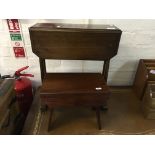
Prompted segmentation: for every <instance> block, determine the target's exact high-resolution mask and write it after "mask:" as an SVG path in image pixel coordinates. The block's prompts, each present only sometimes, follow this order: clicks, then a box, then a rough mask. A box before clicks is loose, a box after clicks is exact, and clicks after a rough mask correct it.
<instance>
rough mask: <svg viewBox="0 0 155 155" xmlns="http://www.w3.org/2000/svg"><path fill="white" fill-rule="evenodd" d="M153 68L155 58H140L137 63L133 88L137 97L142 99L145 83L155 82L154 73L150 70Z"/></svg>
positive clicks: (154, 68)
mask: <svg viewBox="0 0 155 155" xmlns="http://www.w3.org/2000/svg"><path fill="white" fill-rule="evenodd" d="M151 69H153V70H155V59H141V60H140V61H139V64H138V68H137V72H136V75H135V80H134V83H133V89H134V91H135V93H136V95H137V97H138V98H139V99H140V100H142V99H143V96H144V93H145V89H146V87H147V83H155V75H154V74H151V73H150V70H151Z"/></svg>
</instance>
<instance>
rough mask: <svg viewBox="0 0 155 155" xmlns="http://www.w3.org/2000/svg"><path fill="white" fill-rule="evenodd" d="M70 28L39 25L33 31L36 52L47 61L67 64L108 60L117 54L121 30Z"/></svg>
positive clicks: (82, 26)
mask: <svg viewBox="0 0 155 155" xmlns="http://www.w3.org/2000/svg"><path fill="white" fill-rule="evenodd" d="M58 26H60V27H58ZM67 26H68V28H66V27H67ZM67 26H66V25H65V24H63V25H62V24H37V25H34V26H33V27H31V28H30V29H29V31H30V38H31V43H32V50H33V52H34V53H35V54H36V55H37V56H38V57H41V58H44V59H67V60H108V59H110V58H112V57H113V56H115V55H116V54H117V49H118V45H119V41H120V36H121V30H119V29H118V28H116V27H114V26H113V27H111V26H108V25H107V26H100V27H99V28H98V27H97V25H94V26H92V27H89V26H87V27H85V25H79V26H78V27H79V28H77V25H72V24H68V25H67ZM102 27H103V28H102ZM97 28H98V29H97ZM110 28H111V29H110Z"/></svg>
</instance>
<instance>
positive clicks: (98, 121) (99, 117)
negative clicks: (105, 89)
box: [96, 107, 102, 130]
mask: <svg viewBox="0 0 155 155" xmlns="http://www.w3.org/2000/svg"><path fill="white" fill-rule="evenodd" d="M96 117H97V123H98V128H99V130H101V129H102V125H101V116H100V107H96Z"/></svg>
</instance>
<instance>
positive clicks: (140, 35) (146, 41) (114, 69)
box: [0, 19, 155, 85]
mask: <svg viewBox="0 0 155 155" xmlns="http://www.w3.org/2000/svg"><path fill="white" fill-rule="evenodd" d="M37 22H62V23H84V24H88V23H89V24H114V25H116V26H117V27H119V28H120V29H121V30H122V31H123V33H122V37H121V42H120V46H119V51H118V55H117V56H116V57H114V58H113V59H112V60H111V64H110V72H109V77H108V84H109V85H131V84H132V82H133V79H134V75H135V72H136V69H137V64H138V61H139V59H140V58H145V59H147V58H151V59H152V58H155V44H154V43H155V20H116V19H115V20H112V19H111V20H107V19H106V20H105V19H104V20H103V19H95V20H93V19H90V20H88V19H81V20H69V19H66V20H64V19H62V20H56V19H53V20H52V19H51V20H25V19H23V20H20V23H21V26H22V32H23V36H24V42H25V48H26V58H15V57H14V53H13V50H12V48H11V45H10V38H9V33H8V28H7V24H6V21H5V20H0V73H1V74H13V73H14V71H15V70H16V69H18V68H20V67H23V66H26V65H29V66H30V68H29V70H27V72H30V73H32V74H34V75H35V77H34V78H33V82H34V84H37V85H40V84H41V83H40V68H39V61H38V58H37V56H35V55H34V54H33V53H32V50H31V44H30V38H29V32H28V27H30V26H32V25H33V24H35V23H37ZM102 65H103V62H96V61H95V62H90V61H66V60H62V61H61V60H53V61H47V71H49V72H69V71H74V72H81V71H82V72H101V70H102Z"/></svg>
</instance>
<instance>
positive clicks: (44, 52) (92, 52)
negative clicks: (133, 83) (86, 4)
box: [29, 23, 122, 129]
mask: <svg viewBox="0 0 155 155" xmlns="http://www.w3.org/2000/svg"><path fill="white" fill-rule="evenodd" d="M29 32H30V39H31V44H32V50H33V52H34V53H35V54H36V55H37V56H38V57H39V59H40V68H41V77H42V82H43V84H42V87H41V90H40V97H41V102H42V107H43V109H46V107H48V108H50V109H51V110H53V108H56V107H59V106H63V107H67V106H79V105H80V106H81V105H82V106H89V107H91V106H94V107H95V109H96V114H97V121H98V126H99V129H101V120H100V106H101V105H103V104H105V103H106V101H107V99H108V97H109V94H110V89H109V87H108V85H107V84H106V81H107V78H108V70H109V63H110V59H111V58H112V57H114V56H115V55H116V54H117V51H118V47H119V42H120V37H121V34H122V31H121V30H120V29H118V28H117V27H115V26H110V25H83V24H75V25H74V24H58V23H57V24H54V23H39V24H36V25H34V26H32V27H30V29H29ZM45 59H60V60H64V59H65V60H91V61H94V60H98V61H104V66H103V71H102V73H47V72H46V64H45ZM44 105H45V106H44Z"/></svg>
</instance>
